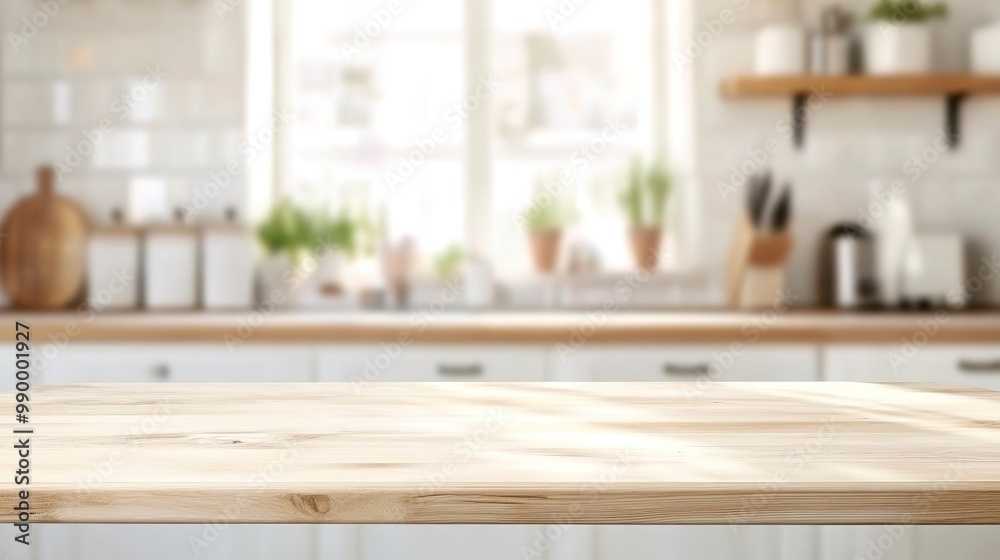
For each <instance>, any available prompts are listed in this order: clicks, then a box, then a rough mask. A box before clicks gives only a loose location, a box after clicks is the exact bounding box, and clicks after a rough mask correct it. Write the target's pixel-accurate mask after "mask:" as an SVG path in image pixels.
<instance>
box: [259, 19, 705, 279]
mask: <svg viewBox="0 0 1000 560" xmlns="http://www.w3.org/2000/svg"><path fill="white" fill-rule="evenodd" d="M272 1H273V2H274V4H273V18H272V19H273V22H274V30H273V33H274V70H273V77H274V81H273V97H274V104H275V106H276V107H294V106H295V98H294V86H293V85H294V84H295V83H296V80H295V75H294V71H295V70H294V63H293V60H292V56H293V52H292V48H291V45H292V41H291V37H292V33H293V30H292V29H291V26H292V20H293V18H292V14H293V4H294V1H295V0H272ZM495 1H502V0H465V17H466V25H465V32H464V48H465V54H466V57H465V59H466V67H465V91H464V92H462V95H474V94H475V89H476V88H477V87H479V85H480V83H479V77H480V76H485V75H489V74H490V70H491V68H492V58H493V56H492V54H493V52H492V49H493V38H494V27H493V20H492V13H493V5H494V4H493V2H495ZM649 1H650V5H651V11H652V13H651V15H650V18H649V25H650V26H651V33H650V36H651V48H652V49H653V50H654V51H655V52H658V53H661V54H660V55H656V54H654V55H653V56H652V62H653V64H652V68H650V76H651V80H650V88H651V91H650V96H649V99H650V101H649V103H650V107H648V108H647V110H648V114H649V115H650V116H651V118H652V120H653V121H654V124H653V126H651V127H650V132H649V138H647V139H646V145H647V147H648V150H649V153H648V154H646V155H647V156H649V157H651V158H653V159H656V160H660V161H664V162H665V163H667V164H668V165H669V166H670V168H671V169H672V170H673V172H674V174H675V179H676V183H677V184H676V187H675V191H674V194H673V195H672V199H673V204H674V205H675V206H676V207H677V208H674V209H673V211H672V214H671V215H672V217H673V218H674V223H673V225H672V226H671V227H670V229H671V231H672V232H673V233H674V234H675V235H676V236H678V237H679V244H678V245H679V248H680V250H681V252H682V254H681V255H678V258H677V263H678V267H679V269H680V271H694V270H695V269H699V268H701V262H700V259H698V258H697V256H698V251H696V250H695V247H696V246H697V245H698V237H697V235H698V228H697V226H698V224H697V220H696V218H695V216H696V215H697V210H698V208H699V203H698V196H697V192H696V189H694V188H693V186H692V184H691V183H692V177H693V175H694V164H693V161H694V157H695V148H694V146H695V142H694V134H693V120H694V116H693V113H694V105H695V102H694V96H693V95H692V94H691V92H692V91H693V76H692V74H693V69H692V68H691V65H688V66H687V67H686V68H678V67H676V66H675V65H674V64H673V62H672V58H671V56H670V53H671V52H678V51H677V49H678V48H680V47H681V46H682V45H680V39H679V38H680V37H681V36H682V35H683V34H684V30H685V29H690V27H691V24H690V19H691V14H692V9H691V8H692V2H693V0H649ZM556 3H557V2H553V4H556ZM492 114H493V103H492V99H490V98H487V99H486V100H485V101H483V102H482V105H481V106H480V109H479V110H477V111H475V112H474V113H471V114H470V117H469V119H468V121H467V122H466V135H467V141H466V146H465V150H464V152H465V155H464V158H463V161H462V164H463V168H464V176H465V188H466V189H467V190H466V208H465V210H466V212H465V222H466V223H465V235H466V244H467V248H468V250H469V251H470V253H471V254H476V255H484V256H487V257H488V256H489V254H490V247H491V243H490V242H491V232H492V225H493V224H492V221H493V220H492V208H491V206H492V194H493V172H494V165H495V162H496V151H495V150H494V143H495V139H494V134H493V132H494V131H493V130H492V126H491V124H492ZM289 134H290V132H282V133H279V134H276V136H275V142H274V148H273V149H274V161H273V165H272V166H271V175H272V176H271V183H272V189H271V192H270V193H269V197H267V198H269V199H275V198H278V197H280V196H281V195H282V189H283V188H284V186H285V185H289V184H291V180H292V170H291V166H290V165H289V163H288V162H289V161H290V160H291V153H290V150H291V142H290V141H289V140H290V136H289Z"/></svg>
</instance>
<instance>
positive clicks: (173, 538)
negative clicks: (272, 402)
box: [34, 343, 316, 560]
mask: <svg viewBox="0 0 1000 560" xmlns="http://www.w3.org/2000/svg"><path fill="white" fill-rule="evenodd" d="M311 379H312V352H311V351H310V350H309V349H308V348H300V347H295V346H254V345H246V346H240V347H236V348H234V349H233V350H232V351H230V349H229V348H228V347H227V346H225V345H224V344H221V343H220V344H217V345H216V344H142V345H122V344H85V343H76V344H71V345H69V346H67V347H66V348H65V349H63V350H62V351H61V352H60V353H59V354H58V355H57V356H55V357H54V358H53V359H52V360H50V361H49V363H48V364H47V365H46V366H45V368H44V380H45V382H46V383H50V384H56V383H129V382H131V383H140V382H144V383H153V382H233V381H257V382H264V381H289V382H291V381H309V380H311ZM167 414H168V415H169V411H168V412H167ZM167 422H169V419H168V420H167ZM124 460H125V461H127V460H128V456H127V454H126V455H125V456H124ZM250 474H251V473H247V476H250ZM112 476H113V475H112ZM34 528H35V529H37V530H38V535H39V536H38V540H37V543H38V544H37V545H35V548H36V549H37V551H38V552H37V556H36V558H37V559H38V560H133V559H135V558H144V559H147V560H188V559H190V560H195V559H199V560H205V559H207V560H269V559H271V558H303V559H308V558H311V557H312V555H313V553H314V551H313V549H314V548H315V546H314V540H315V535H316V529H315V528H314V527H311V526H305V525H266V526H265V525H228V524H227V523H226V514H225V504H219V523H218V526H214V525H206V524H199V525H36V526H34Z"/></svg>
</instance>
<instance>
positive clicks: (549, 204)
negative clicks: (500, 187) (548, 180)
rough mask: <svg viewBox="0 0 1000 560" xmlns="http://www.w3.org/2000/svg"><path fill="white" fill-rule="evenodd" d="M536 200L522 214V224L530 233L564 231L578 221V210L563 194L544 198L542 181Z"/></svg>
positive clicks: (537, 190)
mask: <svg viewBox="0 0 1000 560" xmlns="http://www.w3.org/2000/svg"><path fill="white" fill-rule="evenodd" d="M535 192H536V194H535V197H534V200H533V201H532V202H531V203H530V204H528V206H526V207H525V209H524V210H523V211H522V212H521V217H520V218H521V220H520V221H521V223H522V224H523V225H524V227H525V229H527V230H528V231H553V230H560V229H564V228H566V227H568V226H570V225H572V223H573V222H574V221H576V209H575V207H574V206H573V204H572V202H571V201H570V200H569V199H568V198H566V197H565V196H564V195H562V194H556V195H547V196H544V197H543V196H542V193H543V189H542V185H541V181H539V184H538V185H537V186H536V189H535Z"/></svg>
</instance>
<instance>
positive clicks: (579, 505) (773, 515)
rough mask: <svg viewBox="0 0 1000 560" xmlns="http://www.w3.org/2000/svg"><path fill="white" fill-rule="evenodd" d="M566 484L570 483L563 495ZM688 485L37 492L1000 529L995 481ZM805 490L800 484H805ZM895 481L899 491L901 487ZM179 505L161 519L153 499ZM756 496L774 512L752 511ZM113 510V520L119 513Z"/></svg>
mask: <svg viewBox="0 0 1000 560" xmlns="http://www.w3.org/2000/svg"><path fill="white" fill-rule="evenodd" d="M560 486H564V487H563V488H560ZM691 486H692V487H691V488H690V489H689V490H677V489H673V490H667V489H650V488H648V487H647V486H646V485H637V484H620V485H619V484H617V483H616V485H615V486H613V487H610V488H605V489H602V490H601V492H599V495H594V494H593V492H592V491H588V490H587V489H582V488H580V486H579V484H575V485H559V484H547V485H545V486H544V487H541V486H540V487H539V488H537V489H534V491H528V490H527V489H525V488H505V487H502V486H497V487H493V488H483V487H480V486H476V487H474V488H467V489H463V488H451V487H444V488H439V489H436V490H431V491H417V490H415V489H412V490H410V489H387V488H381V487H378V486H374V487H373V488H371V489H368V490H366V489H361V488H351V489H348V488H344V489H339V490H331V489H308V488H303V490H302V491H301V492H298V491H288V490H270V489H262V490H254V491H247V490H246V489H245V488H240V489H230V488H226V487H224V486H223V487H216V488H197V489H195V488H189V489H170V490H164V489H157V490H156V491H155V492H153V491H150V490H149V489H143V488H135V489H130V488H122V487H115V488H112V489H101V490H96V491H91V492H88V493H86V494H87V495H88V496H89V495H91V494H92V493H93V495H94V496H96V497H97V498H98V499H99V502H100V505H96V506H95V505H89V504H86V503H84V502H83V501H81V496H80V495H79V494H78V493H77V492H78V491H77V490H70V489H66V490H54V489H37V490H32V496H33V498H34V501H33V504H37V505H35V511H34V513H33V516H32V523H42V524H58V523H102V524H114V523H188V524H190V523H213V522H217V521H218V519H219V515H220V512H221V507H222V506H220V504H223V505H225V504H238V505H240V506H241V507H238V508H235V509H232V508H230V510H228V511H227V512H226V513H227V517H226V521H227V522H228V523H236V524H245V523H267V524H281V523H306V524H329V523H346V524H382V523H392V524H398V523H403V524H428V523H430V524H467V523H474V524H481V523H488V524H547V523H552V520H553V519H560V522H561V523H563V524H569V525H579V524H583V525H593V524H597V525H602V524H619V525H620V524H629V525H688V524H698V525H701V524H707V525H746V524H763V525H768V524H780V525H837V524H855V525H856V524H872V525H875V524H884V523H890V524H898V523H905V524H907V525H909V524H935V525H970V524H971V525H987V524H1000V505H998V504H1000V501H998V498H1000V488H997V486H996V485H995V484H986V483H972V484H958V483H956V485H955V486H954V487H951V488H948V489H946V490H944V491H942V492H939V493H935V496H934V498H935V499H934V502H933V504H929V505H923V506H922V507H914V506H913V503H914V491H917V492H926V485H923V486H919V485H916V484H914V485H913V487H914V489H901V488H894V489H891V490H886V489H879V488H878V487H877V486H878V485H877V484H875V483H873V484H871V486H872V487H871V488H866V489H865V491H864V492H859V491H858V490H857V488H854V489H837V488H836V487H835V486H830V487H828V488H826V489H817V488H818V487H819V488H821V487H823V486H824V485H822V484H818V485H817V484H810V485H808V486H811V487H812V488H806V487H805V486H806V485H795V486H790V487H788V488H784V487H779V488H776V489H773V490H771V491H769V490H767V489H762V488H761V487H760V486H759V483H755V482H748V483H746V484H722V485H720V484H711V485H707V484H706V485H697V484H694V485H691ZM799 486H802V487H799ZM897 486H899V485H898V484H897ZM14 498H15V496H14V494H13V491H7V490H6V489H3V490H0V507H2V509H0V511H2V512H3V513H0V521H2V522H4V523H12V522H15V519H14V516H13V514H10V513H7V512H9V511H13V509H12V508H13V505H14ZM151 499H155V500H157V501H160V502H166V503H169V504H170V506H169V507H168V508H164V509H163V510H161V511H157V512H156V513H155V514H151V513H150V511H149V500H151ZM752 500H763V502H764V503H766V506H767V507H763V508H747V507H746V504H747V503H749V502H750V501H752ZM112 511H113V512H114V513H110V512H112Z"/></svg>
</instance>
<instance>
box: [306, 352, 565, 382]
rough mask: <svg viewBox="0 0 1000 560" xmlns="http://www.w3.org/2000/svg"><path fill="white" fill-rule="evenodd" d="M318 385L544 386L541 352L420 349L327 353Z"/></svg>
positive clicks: (321, 362) (543, 356)
mask: <svg viewBox="0 0 1000 560" xmlns="http://www.w3.org/2000/svg"><path fill="white" fill-rule="evenodd" d="M319 370H320V376H321V379H325V380H343V381H349V382H354V383H362V384H363V383H373V382H379V381H544V380H545V350H544V349H542V348H535V347H531V346H509V345H495V346H467V345H448V344H444V345H420V346H410V347H400V346H398V345H397V346H392V347H388V346H362V347H358V348H327V349H324V350H323V351H321V352H320V356H319Z"/></svg>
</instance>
